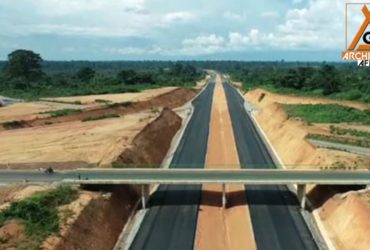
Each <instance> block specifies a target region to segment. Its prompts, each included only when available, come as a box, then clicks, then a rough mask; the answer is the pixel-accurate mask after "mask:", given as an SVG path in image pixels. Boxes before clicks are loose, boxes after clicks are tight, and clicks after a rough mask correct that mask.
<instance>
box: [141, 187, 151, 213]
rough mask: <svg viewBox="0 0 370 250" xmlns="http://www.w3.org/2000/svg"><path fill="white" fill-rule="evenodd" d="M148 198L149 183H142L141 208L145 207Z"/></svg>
mask: <svg viewBox="0 0 370 250" xmlns="http://www.w3.org/2000/svg"><path fill="white" fill-rule="evenodd" d="M148 199H149V185H148V184H143V185H141V206H142V208H143V209H146V203H147V202H148Z"/></svg>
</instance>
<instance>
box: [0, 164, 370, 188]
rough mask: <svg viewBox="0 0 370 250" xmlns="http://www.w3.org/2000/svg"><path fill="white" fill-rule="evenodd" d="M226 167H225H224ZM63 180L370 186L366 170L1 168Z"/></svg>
mask: <svg viewBox="0 0 370 250" xmlns="http://www.w3.org/2000/svg"><path fill="white" fill-rule="evenodd" d="M225 167H227V166H225ZM24 180H27V182H33V183H39V182H64V183H76V184H174V185H179V184H182V185H191V184H207V183H208V184H209V183H210V184H249V185H286V184H301V185H307V184H316V185H370V171H368V170H364V171H317V170H284V169H251V168H249V169H247V168H244V169H227V168H226V169H200V168H171V169H152V168H147V169H141V168H139V169H129V168H128V169H77V170H72V171H62V172H55V173H54V174H45V173H41V172H38V171H35V170H28V171H24V170H20V171H17V170H1V171H0V183H15V182H22V181H24Z"/></svg>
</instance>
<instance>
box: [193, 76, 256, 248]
mask: <svg viewBox="0 0 370 250" xmlns="http://www.w3.org/2000/svg"><path fill="white" fill-rule="evenodd" d="M226 166H227V167H229V168H230V169H233V168H239V159H238V154H237V150H236V145H235V141H234V134H233V129H232V125H231V118H230V114H229V112H228V107H227V101H226V96H225V92H224V89H223V87H222V84H221V79H220V76H218V77H217V79H216V87H215V91H214V97H213V104H212V111H211V122H210V131H209V138H208V149H207V158H206V168H225V167H226ZM227 199H228V203H227V209H223V208H222V204H221V200H222V187H221V186H220V185H203V193H202V201H201V206H200V209H199V214H198V224H197V232H196V242H195V248H196V249H215V250H216V249H220V250H221V249H256V245H255V241H254V236H253V230H252V227H251V221H250V216H249V210H248V206H247V205H246V200H245V195H244V187H243V186H242V185H228V186H227Z"/></svg>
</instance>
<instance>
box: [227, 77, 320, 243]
mask: <svg viewBox="0 0 370 250" xmlns="http://www.w3.org/2000/svg"><path fill="white" fill-rule="evenodd" d="M223 85H224V88H225V91H226V97H227V101H228V106H229V111H230V116H231V120H232V125H233V130H234V135H235V136H234V137H235V140H236V145H237V150H238V154H239V160H240V164H241V165H242V166H243V167H247V168H276V166H275V164H274V162H273V160H272V158H271V155H270V154H269V151H268V150H267V148H266V147H265V145H264V144H263V142H262V139H261V138H260V137H259V134H258V133H257V131H256V128H255V127H254V124H253V123H252V121H251V118H250V117H249V115H248V114H247V112H246V111H245V109H244V99H243V98H242V97H241V96H240V95H239V94H238V92H237V90H236V89H235V88H234V87H232V86H231V85H230V84H228V83H226V82H224V83H223ZM287 150H289V148H287ZM246 197H247V202H248V206H249V210H250V214H251V220H252V226H253V231H254V237H255V240H256V244H257V248H258V249H259V250H265V249H266V250H267V249H268V250H270V249H275V250H297V249H318V247H317V245H316V243H315V241H314V239H313V237H312V234H311V232H310V231H309V229H308V227H307V226H306V224H305V222H304V220H303V217H302V216H301V214H300V207H299V204H298V201H297V199H296V197H295V195H293V194H292V193H291V192H290V191H289V189H288V188H287V187H286V186H269V187H266V186H246Z"/></svg>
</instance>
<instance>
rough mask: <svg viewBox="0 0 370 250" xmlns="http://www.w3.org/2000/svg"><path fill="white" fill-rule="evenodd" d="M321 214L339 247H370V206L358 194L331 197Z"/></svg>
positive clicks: (350, 248) (349, 248)
mask: <svg viewBox="0 0 370 250" xmlns="http://www.w3.org/2000/svg"><path fill="white" fill-rule="evenodd" d="M320 216H321V218H322V220H323V222H324V225H325V227H326V228H327V229H329V232H331V235H330V237H331V238H332V239H333V240H334V244H335V245H336V247H337V248H338V249H342V250H347V249H348V250H352V249H370V237H369V233H370V206H369V204H366V202H365V201H363V200H361V199H360V198H359V197H358V196H357V195H356V194H350V195H348V196H347V197H346V198H344V199H340V198H339V197H335V198H334V199H330V200H329V201H328V202H326V203H325V205H324V206H323V207H322V208H321V210H320Z"/></svg>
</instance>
